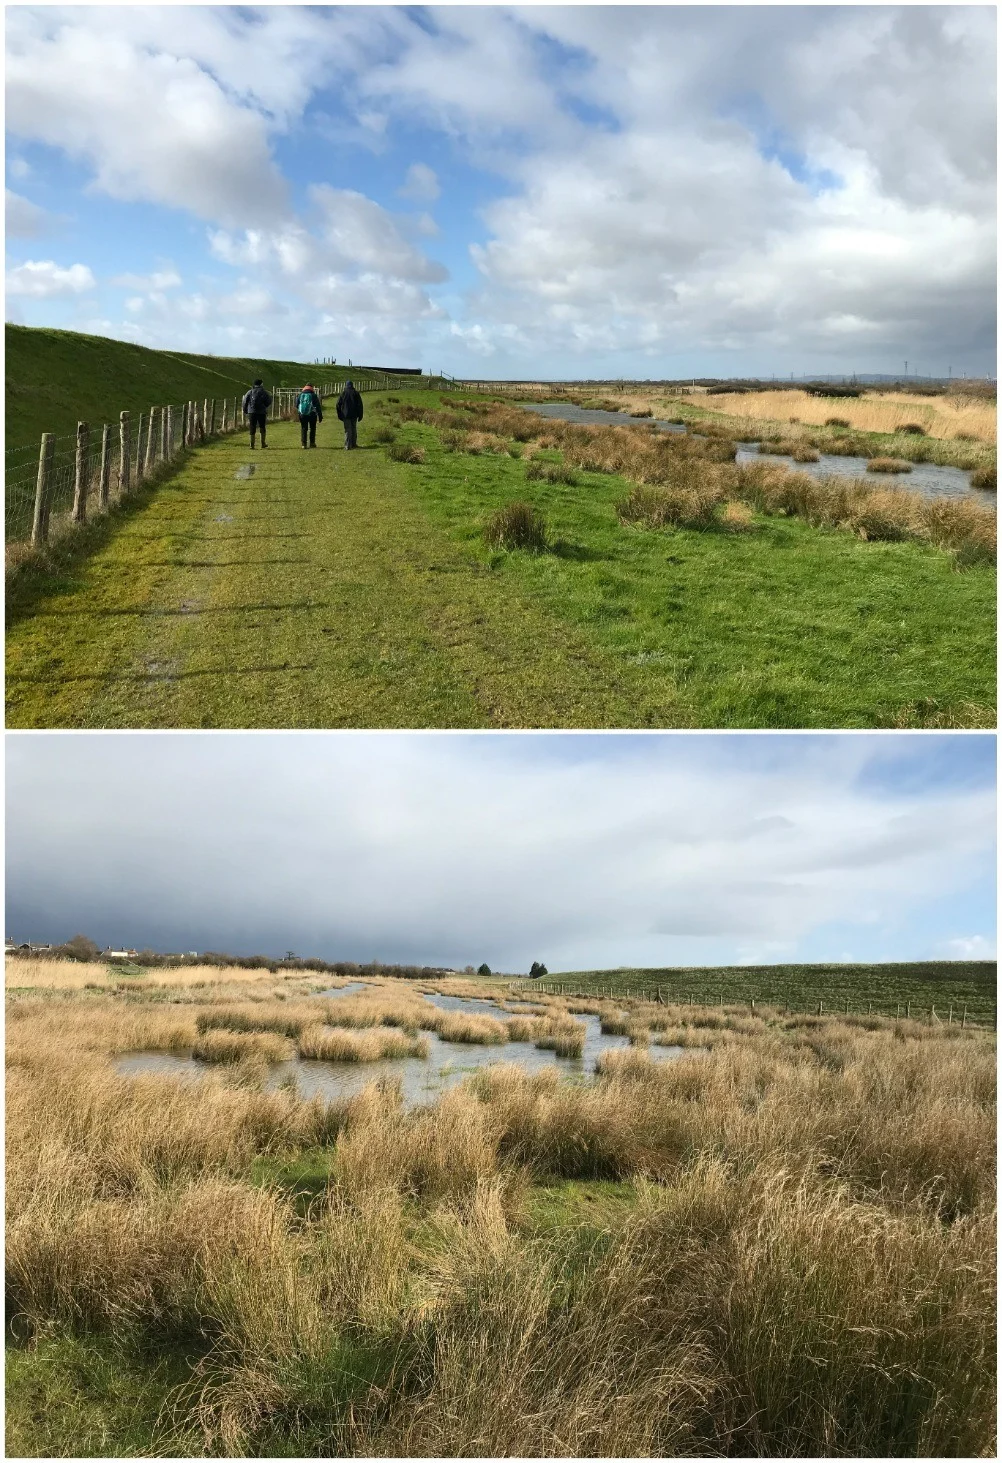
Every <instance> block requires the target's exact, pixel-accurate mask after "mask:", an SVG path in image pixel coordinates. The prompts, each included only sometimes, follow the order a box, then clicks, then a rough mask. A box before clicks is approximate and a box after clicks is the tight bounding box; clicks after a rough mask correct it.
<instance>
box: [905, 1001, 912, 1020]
mask: <svg viewBox="0 0 1002 1463" xmlns="http://www.w3.org/2000/svg"><path fill="white" fill-rule="evenodd" d="M911 1014H912V1003H911V1001H907V1002H906V1003H905V1015H906V1017H907V1018H908V1019H909V1020H911Z"/></svg>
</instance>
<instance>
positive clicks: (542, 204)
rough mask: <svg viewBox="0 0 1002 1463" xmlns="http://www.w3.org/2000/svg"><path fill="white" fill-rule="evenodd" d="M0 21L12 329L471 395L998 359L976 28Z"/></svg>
mask: <svg viewBox="0 0 1002 1463" xmlns="http://www.w3.org/2000/svg"><path fill="white" fill-rule="evenodd" d="M6 18H7V96H6V118H7V128H8V138H7V250H8V260H7V313H8V319H10V320H13V321H15V322H19V323H22V324H28V325H46V326H52V327H59V328H64V329H72V330H82V331H86V332H90V333H93V334H100V335H110V336H114V337H117V338H121V339H126V340H134V341H137V342H139V343H140V344H144V345H151V346H158V347H162V348H167V349H175V350H177V349H185V350H198V351H205V352H211V353H215V354H220V355H226V354H230V355H256V356H260V357H269V356H270V357H273V358H282V359H296V360H303V361H312V360H314V359H318V358H322V359H329V358H331V357H333V358H336V359H337V360H339V361H346V360H352V361H354V363H355V364H356V365H357V364H366V365H386V366H421V367H422V368H423V369H425V370H433V371H439V370H445V371H448V372H450V373H451V374H453V375H458V376H465V377H470V376H486V377H491V378H495V379H497V378H503V377H514V378H526V377H529V378H533V377H550V378H554V377H556V378H575V379H582V378H613V377H621V376H626V377H629V378H665V377H668V378H674V379H679V378H682V377H685V376H699V375H710V376H734V375H759V376H771V375H777V376H780V377H785V376H787V375H789V374H796V375H802V374H808V375H810V374H831V373H835V374H839V373H850V372H852V371H860V372H873V371H879V372H892V373H896V372H902V371H903V369H904V365H905V362H906V361H907V362H908V370H909V372H913V373H914V372H918V373H920V374H931V375H939V374H944V375H945V374H947V373H948V372H949V371H951V370H952V372H953V374H954V375H962V374H968V375H983V374H986V373H994V369H995V366H994V313H995V301H994V282H995V228H994V223H995V198H994V175H995V160H994V151H995V115H994V107H995V103H994V91H995V10H994V7H991V6H961V5H956V6H955V5H948V6H936V5H931V6H926V5H908V6H882V5H872V6H871V5H852V6H844V7H841V6H821V5H812V6H795V5H794V6H787V5H783V6H756V5H746V6H738V7H727V6H713V5H705V6H693V7H689V6H645V7H640V8H632V7H628V6H612V7H608V6H586V7H579V6H545V5H543V6H536V7H524V8H506V7H494V6H451V7H436V6H429V7H424V6H409V7H393V6H377V7H369V6H358V7H349V8H328V7H320V6H316V7H307V8H300V7H297V6H284V5H282V6H256V7H248V8H245V7H240V6H218V7H212V8H202V7H173V6H172V7H159V6H142V5H126V6H108V7H103V8H90V7H87V6H80V7H61V6H59V5H54V6H40V7H31V6H10V7H8V8H7V10H6Z"/></svg>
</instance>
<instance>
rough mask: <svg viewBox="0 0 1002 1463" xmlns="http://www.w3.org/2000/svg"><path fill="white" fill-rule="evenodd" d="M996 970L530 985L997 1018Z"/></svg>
mask: <svg viewBox="0 0 1002 1463" xmlns="http://www.w3.org/2000/svg"><path fill="white" fill-rule="evenodd" d="M996 985H997V973H996V965H995V962H994V961H988V960H943V961H934V960H930V961H918V962H914V963H907V962H906V963H885V964H880V965H851V964H845V965H823V964H822V965H724V966H705V967H699V966H677V967H664V968H662V969H646V970H645V969H623V970H585V971H568V972H566V973H562V974H560V975H557V976H554V977H552V978H551V979H549V980H546V981H544V982H542V986H540V983H539V982H537V981H533V982H532V983H531V985H530V984H529V983H526V988H527V991H528V993H529V994H531V993H532V991H534V990H537V991H538V990H540V989H542V990H543V991H546V990H551V989H556V990H564V991H581V992H585V993H592V992H596V993H598V992H601V993H602V994H608V995H614V996H620V995H625V994H626V993H627V992H630V993H632V994H633V995H639V994H640V993H641V992H647V993H650V994H655V993H656V992H657V991H658V990H660V991H661V992H662V994H663V996H664V997H665V999H666V1000H667V999H674V1000H693V1001H696V1002H697V1003H699V1002H707V1001H708V1002H710V1003H711V1004H716V1003H717V1001H718V1000H723V1001H724V1002H725V1003H726V1004H731V1003H734V1002H744V1003H747V1002H749V1001H752V1000H757V1001H759V1002H771V1003H777V1004H781V1005H789V1006H790V1007H792V1008H793V1009H794V1010H799V1011H803V1010H817V1006H818V1002H819V1001H823V1002H824V1003H825V1006H826V1008H827V1009H829V1010H836V1009H841V1008H843V1007H844V1006H845V1004H846V1002H848V1003H849V1006H850V1010H851V1011H854V1012H860V1011H862V1012H865V1011H866V1009H867V1007H868V1006H872V1008H873V1010H874V1011H875V1012H879V1013H882V1014H885V1015H886V1014H891V1015H894V1014H895V1013H896V1010H897V1007H898V1006H899V1005H900V1006H901V1008H902V1015H903V1014H904V1008H905V1006H906V1004H907V1003H909V1002H911V1003H912V1004H913V1005H914V1007H915V1008H916V1010H921V1011H922V1013H923V1014H925V1015H928V1012H929V1010H930V1008H931V1007H933V1006H935V1007H936V1010H937V1012H938V1013H939V1014H940V1015H941V1016H943V1017H945V1016H947V1015H948V1013H949V1008H950V1007H951V1006H952V1007H953V1008H954V1012H955V1015H956V1017H957V1018H958V1019H959V1017H960V1015H961V1013H962V1011H963V1007H964V1006H965V1005H966V1006H967V1008H968V1012H969V1015H970V1017H971V1019H972V1020H977V1021H982V1022H987V1023H989V1024H992V1025H993V1024H994V1021H995V1012H996Z"/></svg>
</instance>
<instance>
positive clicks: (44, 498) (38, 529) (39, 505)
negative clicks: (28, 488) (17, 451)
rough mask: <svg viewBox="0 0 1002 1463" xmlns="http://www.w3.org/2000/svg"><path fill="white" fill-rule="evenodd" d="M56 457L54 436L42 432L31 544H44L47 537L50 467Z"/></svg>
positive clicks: (50, 487)
mask: <svg viewBox="0 0 1002 1463" xmlns="http://www.w3.org/2000/svg"><path fill="white" fill-rule="evenodd" d="M55 455H56V434H55V433H54V432H43V433H42V442H41V446H40V447H39V449H38V478H37V480H36V482H35V514H34V518H33V519H32V524H31V542H32V543H33V544H35V545H38V544H44V543H45V542H46V541H47V539H48V537H49V505H50V500H51V497H52V465H53V461H54V459H55Z"/></svg>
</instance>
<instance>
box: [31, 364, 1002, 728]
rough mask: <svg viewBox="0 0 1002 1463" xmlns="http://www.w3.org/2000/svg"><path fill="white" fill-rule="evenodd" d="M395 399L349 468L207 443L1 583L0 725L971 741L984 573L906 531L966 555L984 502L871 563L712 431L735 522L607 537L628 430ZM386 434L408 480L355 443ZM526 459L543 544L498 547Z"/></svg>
mask: <svg viewBox="0 0 1002 1463" xmlns="http://www.w3.org/2000/svg"><path fill="white" fill-rule="evenodd" d="M397 395H398V397H399V400H398V403H397V404H396V405H393V404H391V403H389V402H386V403H383V404H380V402H379V400H378V399H376V398H374V399H373V401H372V402H371V403H370V411H369V413H368V414H367V416H366V420H365V422H364V423H363V450H361V451H359V452H355V453H343V452H339V451H337V449H336V446H335V445H332V444H334V436H333V435H332V434H328V437H327V438H326V439H325V441H324V443H323V444H322V445H321V446H320V447H318V449H317V451H316V452H315V453H310V454H306V453H300V452H299V451H298V439H297V436H296V434H295V426H294V424H290V425H283V426H278V427H276V428H275V429H274V431H273V434H272V441H273V444H274V445H273V447H272V448H271V449H270V450H269V453H267V454H258V456H257V460H256V461H255V463H254V466H255V475H254V477H252V478H251V479H249V480H247V481H241V482H239V483H238V482H236V481H235V480H234V476H233V475H234V473H235V471H236V469H237V467H239V466H241V465H242V464H244V463H245V462H246V461H247V459H248V457H249V454H248V453H247V452H246V451H245V444H244V443H243V442H242V440H240V439H227V440H224V441H221V442H218V443H215V444H212V445H210V446H209V447H207V448H205V449H204V450H200V451H199V452H197V453H194V454H193V455H192V457H191V458H190V460H189V461H188V462H187V463H186V464H185V465H184V466H183V468H182V470H181V471H180V472H179V474H178V476H177V477H176V478H175V479H173V480H172V481H171V482H170V483H168V484H166V485H165V486H164V487H163V488H161V489H160V490H159V491H158V492H157V493H156V494H154V495H151V497H150V499H149V501H148V502H147V503H145V504H144V505H143V506H141V507H140V508H139V509H137V511H135V512H134V513H132V514H130V515H128V516H127V517H126V518H123V519H122V521H121V522H120V523H119V524H118V525H117V526H116V528H115V531H114V532H113V533H112V534H110V535H109V536H108V538H107V540H106V541H105V542H104V543H102V544H101V545H100V546H99V547H98V548H97V550H96V552H95V553H94V554H93V555H91V556H90V557H89V558H87V559H81V560H77V561H74V562H73V563H71V564H69V565H65V566H63V567H62V568H60V569H59V571H58V572H56V573H54V574H52V575H50V576H48V577H46V578H44V579H35V580H33V581H32V582H31V583H30V584H27V585H23V586H20V587H19V586H17V585H15V586H14V588H13V589H12V590H11V592H10V594H9V600H8V623H9V632H8V721H9V724H10V725H11V726H14V727H23V726H57V727H63V726H65V727H90V726H108V727H119V726H124V727H157V726H164V727H223V726H236V727H243V726H246V727H267V726H291V727H298V726H312V727H315V726H321V727H338V726H353V727H367V726H372V727H380V726H429V727H430V726H456V727H459V726H473V727H475V726H499V727H510V726H536V727H551V726H552V727H555V726H569V727H575V726H588V727H606V726H608V727H612V726H631V727H634V726H639V727H662V726H680V727H687V726H707V727H713V726H724V727H743V726H748V727H758V726H784V727H794V726H804V727H812V726H818V727H821V726H823V727H833V726H836V727H837V726H848V727H856V726H893V725H899V724H908V725H913V724H914V725H923V724H925V725H943V724H949V725H961V726H971V725H976V726H984V725H991V724H993V715H994V713H993V709H992V708H993V706H994V635H993V614H994V608H993V607H994V578H993V576H992V574H991V571H990V569H989V567H988V566H987V565H985V564H975V565H974V566H973V567H971V568H970V569H969V570H968V571H967V572H964V573H958V572H957V568H958V564H961V563H963V562H967V561H966V560H964V559H963V555H962V553H961V551H960V550H959V549H958V550H957V551H956V552H953V551H951V552H949V553H948V552H944V551H943V550H942V549H940V548H937V547H936V546H935V544H934V543H930V542H928V541H925V540H924V539H923V538H922V535H933V537H934V538H935V540H936V542H940V541H942V542H943V543H945V544H950V543H953V542H957V543H960V542H964V543H966V542H968V541H971V542H973V541H974V540H975V539H977V541H978V542H979V543H980V539H978V535H979V534H981V535H982V536H983V534H984V532H985V529H984V526H983V525H982V524H981V520H980V519H979V518H977V505H967V504H962V505H948V506H947V507H945V508H937V509H936V510H935V511H936V513H937V514H938V515H939V518H936V519H935V521H934V517H931V516H930V515H931V514H932V510H929V512H928V513H927V514H926V517H925V518H923V519H922V521H921V523H919V524H918V526H917V527H913V526H912V519H913V518H914V514H915V512H916V511H917V510H913V509H912V508H908V509H907V513H906V514H905V516H906V518H908V515H911V517H910V518H908V523H907V524H906V531H904V532H902V534H901V535H900V537H901V541H899V542H896V541H893V537H894V536H892V537H891V538H890V539H888V537H887V536H886V535H884V536H883V540H884V541H882V542H873V540H874V539H875V538H878V539H879V538H881V537H882V535H881V533H880V532H879V529H880V524H879V523H877V524H876V525H874V522H873V521H871V522H870V523H869V524H867V523H866V522H863V521H860V520H859V518H858V514H857V520H856V529H857V532H856V535H855V536H852V535H850V534H847V533H845V532H844V531H841V530H839V529H838V528H836V527H831V528H829V527H826V526H825V525H824V522H823V521H822V523H821V526H818V525H816V524H814V523H811V522H805V521H801V520H800V519H798V518H797V517H796V516H790V510H789V508H788V507H786V506H784V503H783V502H779V501H778V500H777V501H774V500H776V499H777V494H778V496H779V498H782V496H783V494H784V493H786V495H787V497H789V493H788V492H787V489H786V488H785V487H784V488H782V489H778V488H777V489H776V490H775V491H773V490H770V492H771V494H772V496H769V495H768V494H767V493H766V488H765V486H764V479H762V480H758V479H755V480H753V478H754V472H756V471H759V465H757V464H756V465H753V467H752V468H741V469H738V468H735V467H734V465H733V464H732V463H731V462H730V461H729V456H732V455H733V445H732V444H731V443H729V442H728V441H727V440H725V439H723V438H721V439H720V441H719V442H714V441H713V440H712V439H711V442H710V444H709V445H708V447H707V448H705V449H703V452H704V456H705V455H706V453H709V454H710V455H709V456H708V457H707V458H706V463H708V464H709V466H710V467H711V468H712V469H713V471H714V472H715V473H717V474H718V476H721V480H722V481H725V480H726V479H727V475H728V474H729V475H730V479H732V481H730V482H729V485H728V482H727V481H725V486H726V487H727V494H726V495H725V496H728V495H729V500H730V501H734V502H737V506H736V507H734V508H730V507H727V506H726V503H725V504H724V505H723V506H722V507H721V510H720V512H719V514H717V512H716V510H715V511H714V516H713V520H712V522H710V523H703V524H702V526H701V527H696V528H687V527H678V528H671V529H667V530H664V531H659V532H657V533H654V534H651V533H648V532H643V531H637V530H636V529H634V528H629V527H626V528H624V526H623V524H622V523H620V521H619V518H618V516H617V512H616V507H617V504H619V503H622V502H623V501H624V500H627V499H628V498H629V495H630V493H631V491H632V489H633V488H634V486H635V485H636V481H637V480H636V479H633V480H631V479H630V477H629V470H630V467H631V462H630V461H627V460H624V461H623V463H622V464H621V465H620V466H617V465H616V464H615V462H614V461H612V460H611V459H609V457H608V452H607V450H606V445H605V443H606V438H610V437H611V438H612V439H613V440H615V441H617V442H618V441H619V440H625V441H628V442H630V443H633V444H638V443H639V444H643V443H645V442H650V441H651V440H652V439H651V438H650V434H649V429H647V428H644V427H640V426H637V427H632V428H621V429H619V428H617V429H598V435H595V436H588V435H587V429H585V431H586V436H585V437H583V438H581V439H580V442H579V441H578V439H577V438H573V439H572V438H570V437H568V436H567V435H566V434H564V435H563V436H561V434H560V431H559V428H560V425H561V424H554V423H550V422H540V421H539V419H537V418H533V419H532V420H531V422H529V423H528V424H527V425H523V423H524V418H525V416H526V414H522V413H518V412H510V411H505V413H504V414H503V418H502V419H501V420H502V421H503V423H504V424H506V425H511V426H512V427H513V432H514V431H517V432H519V433H523V434H524V437H525V440H526V441H527V443H528V447H527V448H526V450H529V449H531V452H530V457H529V460H528V461H526V462H523V461H520V460H519V459H518V458H517V457H512V456H511V455H510V452H509V450H508V448H509V447H510V446H512V445H517V444H518V440H519V439H518V437H516V436H514V435H513V434H509V435H507V436H501V435H499V434H498V433H497V432H487V431H485V432H483V433H482V436H483V437H484V438H485V439H486V438H488V437H489V438H491V439H492V440H493V441H495V442H496V443H497V444H498V445H499V446H500V448H501V450H500V451H490V452H487V451H482V452H479V453H478V454H477V455H475V456H470V455H468V454H467V453H465V452H463V451H461V450H449V444H448V441H443V440H442V439H440V437H439V434H438V431H437V430H435V429H433V428H432V427H431V426H429V425H427V424H425V422H424V421H423V420H422V418H423V417H424V415H425V412H426V409H427V407H428V396H429V393H427V392H418V391H414V392H411V393H406V392H405V393H397ZM463 405H464V404H463V402H462V401H461V400H460V399H458V398H457V399H451V400H450V401H449V405H448V406H447V407H446V408H444V409H443V410H442V411H441V412H440V413H439V416H440V418H441V420H442V434H443V437H446V438H447V437H448V434H449V433H450V432H453V431H454V430H455V429H454V427H453V426H450V425H449V423H450V421H451V420H452V418H454V417H455V418H462V419H465V420H466V422H467V425H468V426H470V425H472V424H475V423H487V422H489V420H490V417H489V416H486V415H485V414H484V412H483V411H481V410H479V408H480V407H481V406H482V405H483V404H482V403H477V402H474V403H467V404H466V406H467V407H468V408H470V409H467V410H463V409H462V408H463ZM370 418H371V420H370ZM435 420H436V428H437V425H438V418H436V419H435ZM383 428H392V429H393V430H395V431H396V432H397V433H398V440H397V442H396V443H394V444H392V445H393V446H397V445H403V446H408V447H413V448H414V449H415V450H420V451H423V452H424V454H425V460H424V462H423V463H419V464H408V463H396V462H392V461H390V460H389V459H388V457H387V455H386V453H385V452H384V451H382V450H375V449H372V448H369V449H368V450H366V449H365V446H364V443H365V439H366V438H365V434H366V432H367V431H369V430H372V431H374V432H377V433H379V432H381V430H382V429H383ZM602 433H604V434H605V437H603V436H602V435H601V434H602ZM540 434H542V435H540ZM457 435H459V436H461V435H462V434H461V433H457ZM534 435H535V437H536V440H535V441H530V440H529V439H530V438H532V437H533V436H534ZM402 439H405V440H402ZM912 440H914V439H912ZM548 442H549V443H550V444H551V445H549V446H547V445H546V444H547V443H548ZM560 442H563V443H564V451H563V456H564V461H563V462H562V463H561V462H560V461H559V460H558V453H559V446H558V443H560ZM581 443H586V448H585V447H582V446H581ZM617 450H618V449H617ZM644 450H646V451H648V454H649V455H650V452H652V451H654V449H653V448H651V449H646V448H645V449H644ZM603 454H604V455H603ZM633 455H634V456H635V455H636V454H635V450H634V453H633ZM655 455H656V454H655ZM568 458H571V459H573V460H571V461H568ZM537 463H543V464H544V465H546V464H549V466H550V467H551V468H552V469H553V471H552V472H551V473H550V474H548V475H544V476H542V477H539V478H535V479H533V480H531V481H532V494H531V497H532V506H533V508H534V509H535V510H536V512H537V513H538V514H540V515H542V516H543V518H545V521H546V525H547V535H548V543H549V552H547V553H545V554H535V555H534V554H525V553H522V552H519V551H515V552H510V551H505V550H502V549H498V548H491V547H490V546H489V545H486V544H485V543H484V540H483V527H484V524H485V523H486V522H488V521H489V520H490V519H491V517H492V515H494V514H496V513H498V512H499V511H501V510H503V509H504V508H505V506H506V505H508V504H510V503H511V502H512V501H513V500H524V498H525V496H526V485H527V484H526V472H527V468H529V467H532V468H533V470H534V471H535V465H536V464H537ZM704 466H705V464H704ZM570 469H572V470H573V471H572V474H571V475H573V476H575V477H576V478H577V479H579V481H578V482H576V483H571V482H567V481H565V480H563V479H564V478H566V476H567V475H568V471H569V470H570ZM761 470H762V471H764V472H766V473H767V474H768V473H769V472H777V471H778V470H776V469H769V468H768V467H767V466H766V465H765V464H763V465H761ZM791 477H794V478H795V477H796V475H790V474H785V473H783V474H782V479H780V477H777V478H776V482H777V483H778V482H780V481H781V480H782V482H784V483H785V482H786V481H787V480H788V479H789V478H791ZM551 479H552V480H551ZM811 481H813V480H811ZM654 486H658V485H657V484H654ZM661 486H663V485H661ZM796 491H797V492H801V493H802V492H803V491H806V490H802V489H799V488H798V489H797V490H796ZM812 491H813V492H814V493H815V499H812V501H820V493H821V490H820V489H812ZM870 491H871V492H877V491H883V490H878V489H876V488H873V489H871V490H870ZM742 495H744V496H745V497H747V498H749V500H751V499H754V501H749V502H747V503H742V502H738V501H737V500H739V499H741V497H742ZM784 501H785V500H784ZM791 501H792V500H791ZM833 501H835V500H834V499H833ZM839 501H840V500H839ZM854 511H855V510H854ZM901 511H902V512H905V510H904V509H902V510H901ZM923 512H925V510H923ZM882 513H883V518H882V520H881V521H886V519H887V514H886V511H885V510H883V509H882ZM898 516H899V518H900V516H901V515H900V514H899V515H898ZM940 520H942V521H940ZM986 523H987V520H986ZM930 525H931V526H930ZM850 526H852V524H851V523H850ZM717 528H719V530H720V531H717ZM862 534H865V536H866V537H865V541H861V539H862ZM987 552H988V548H987V547H986V548H984V549H981V548H978V549H977V554H978V555H980V556H981V557H984V555H985V554H987Z"/></svg>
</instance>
